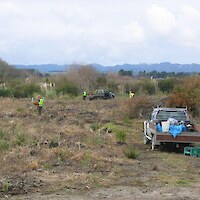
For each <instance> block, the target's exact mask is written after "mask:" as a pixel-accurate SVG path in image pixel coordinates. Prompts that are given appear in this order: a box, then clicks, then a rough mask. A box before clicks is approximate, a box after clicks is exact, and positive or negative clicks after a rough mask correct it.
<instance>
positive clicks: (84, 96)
mask: <svg viewBox="0 0 200 200" xmlns="http://www.w3.org/2000/svg"><path fill="white" fill-rule="evenodd" d="M86 97H87V93H86V91H84V92H83V100H86Z"/></svg>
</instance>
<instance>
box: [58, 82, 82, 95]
mask: <svg viewBox="0 0 200 200" xmlns="http://www.w3.org/2000/svg"><path fill="white" fill-rule="evenodd" d="M56 93H57V94H63V95H64V94H69V95H70V96H77V95H78V94H79V91H78V88H77V87H76V86H75V85H74V84H73V83H70V82H67V83H63V84H60V85H59V86H57V88H56Z"/></svg>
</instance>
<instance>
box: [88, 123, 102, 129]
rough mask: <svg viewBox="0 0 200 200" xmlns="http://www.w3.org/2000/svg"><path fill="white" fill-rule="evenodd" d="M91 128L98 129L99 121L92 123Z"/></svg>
mask: <svg viewBox="0 0 200 200" xmlns="http://www.w3.org/2000/svg"><path fill="white" fill-rule="evenodd" d="M90 128H91V129H92V130H93V131H96V130H98V129H99V128H100V126H99V124H98V123H92V124H90Z"/></svg>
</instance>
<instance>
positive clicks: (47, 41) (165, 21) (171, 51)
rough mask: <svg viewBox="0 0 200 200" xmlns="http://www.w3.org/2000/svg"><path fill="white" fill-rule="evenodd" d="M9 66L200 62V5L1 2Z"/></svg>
mask: <svg viewBox="0 0 200 200" xmlns="http://www.w3.org/2000/svg"><path fill="white" fill-rule="evenodd" d="M0 24H1V26H0V58H1V59H2V60H4V61H6V62H8V63H9V64H24V65H34V64H48V63H51V64H75V63H76V64H91V63H98V64H102V65H107V66H108V65H111V66H113V65H117V64H124V63H128V64H139V63H147V64H152V63H160V62H171V63H180V64H184V63H188V64H190V63H200V1H199V0H34V1H33V0H0Z"/></svg>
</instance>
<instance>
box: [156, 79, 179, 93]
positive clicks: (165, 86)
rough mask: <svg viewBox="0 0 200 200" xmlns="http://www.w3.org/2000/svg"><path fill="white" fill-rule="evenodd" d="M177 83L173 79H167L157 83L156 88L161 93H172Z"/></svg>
mask: <svg viewBox="0 0 200 200" xmlns="http://www.w3.org/2000/svg"><path fill="white" fill-rule="evenodd" d="M177 83H178V80H177V79H175V78H168V79H163V80H159V81H158V88H159V90H160V91H161V92H164V93H169V92H171V91H173V89H174V87H175V86H176V84H177Z"/></svg>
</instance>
